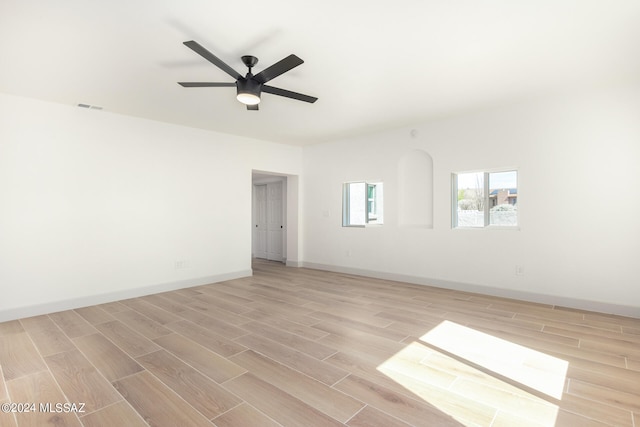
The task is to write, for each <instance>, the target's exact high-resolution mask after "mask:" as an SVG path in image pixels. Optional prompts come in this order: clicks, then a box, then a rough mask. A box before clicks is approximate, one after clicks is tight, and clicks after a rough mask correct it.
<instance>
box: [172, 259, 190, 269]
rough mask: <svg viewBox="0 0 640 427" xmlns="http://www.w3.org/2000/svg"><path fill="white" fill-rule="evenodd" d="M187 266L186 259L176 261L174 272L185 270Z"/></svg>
mask: <svg viewBox="0 0 640 427" xmlns="http://www.w3.org/2000/svg"><path fill="white" fill-rule="evenodd" d="M188 266H189V264H188V263H187V260H186V259H181V260H179V261H176V264H175V267H176V270H182V269H183V268H187V267H188Z"/></svg>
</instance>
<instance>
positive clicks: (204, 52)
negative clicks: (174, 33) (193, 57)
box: [183, 40, 242, 80]
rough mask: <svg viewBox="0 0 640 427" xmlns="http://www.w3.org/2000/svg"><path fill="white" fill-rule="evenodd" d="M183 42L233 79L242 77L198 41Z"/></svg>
mask: <svg viewBox="0 0 640 427" xmlns="http://www.w3.org/2000/svg"><path fill="white" fill-rule="evenodd" d="M183 44H184V45H185V46H187V47H188V48H189V49H191V50H193V51H194V52H195V53H197V54H198V55H200V56H202V57H203V58H204V59H206V60H207V61H209V62H211V63H212V64H213V65H215V66H216V67H218V68H220V69H221V70H222V71H224V72H225V73H227V74H229V75H230V76H231V77H233V78H234V79H236V80H238V79H240V78H242V76H241V75H240V73H238V72H237V71H236V70H234V69H233V68H231V67H230V66H228V65H227V64H225V63H224V62H223V61H222V60H221V59H220V58H218V57H217V56H215V55H214V54H213V53H211V52H209V51H208V50H207V49H205V48H204V47H202V46H200V45H199V44H198V42H195V41H193V40H191V41H188V42H184V43H183Z"/></svg>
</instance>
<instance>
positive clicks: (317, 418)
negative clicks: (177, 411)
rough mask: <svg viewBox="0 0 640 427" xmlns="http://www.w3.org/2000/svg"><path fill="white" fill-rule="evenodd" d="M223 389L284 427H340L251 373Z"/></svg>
mask: <svg viewBox="0 0 640 427" xmlns="http://www.w3.org/2000/svg"><path fill="white" fill-rule="evenodd" d="M225 387H227V388H228V389H229V390H231V391H232V392H233V393H235V394H236V395H238V396H240V397H241V398H242V399H243V400H245V401H246V402H247V403H249V404H250V405H252V406H254V407H256V408H257V409H258V410H260V411H261V412H263V413H265V414H266V415H267V416H269V417H270V418H272V419H274V420H275V421H276V422H278V423H280V424H281V425H282V426H284V427H289V426H291V427H299V426H314V427H324V426H327V427H337V426H343V424H342V423H341V422H339V421H337V420H335V419H334V418H331V417H329V416H327V415H325V414H323V413H322V412H320V411H319V410H317V409H315V408H313V407H312V406H309V405H307V404H305V403H304V402H302V401H300V400H298V399H297V398H295V397H293V396H291V395H290V394H288V393H286V392H284V391H282V390H281V389H279V388H277V387H274V386H273V385H271V384H269V383H267V382H265V381H262V380H261V379H259V378H258V377H256V376H255V375H253V374H251V373H247V374H244V375H241V376H239V377H237V378H234V379H233V380H231V381H228V382H227V383H225Z"/></svg>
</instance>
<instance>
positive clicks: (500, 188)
mask: <svg viewBox="0 0 640 427" xmlns="http://www.w3.org/2000/svg"><path fill="white" fill-rule="evenodd" d="M452 181H453V195H452V199H453V202H454V203H453V206H452V213H453V218H452V225H453V227H454V228H457V227H471V228H473V227H476V228H480V227H487V226H501V227H517V226H518V171H515V170H508V171H498V172H468V173H454V174H453V176H452Z"/></svg>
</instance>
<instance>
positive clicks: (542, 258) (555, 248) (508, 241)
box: [303, 86, 640, 317]
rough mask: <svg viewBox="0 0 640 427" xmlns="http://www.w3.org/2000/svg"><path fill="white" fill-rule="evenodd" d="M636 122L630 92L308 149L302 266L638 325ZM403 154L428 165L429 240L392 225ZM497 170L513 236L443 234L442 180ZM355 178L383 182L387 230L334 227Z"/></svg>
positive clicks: (638, 97)
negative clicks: (513, 218) (515, 208)
mask: <svg viewBox="0 0 640 427" xmlns="http://www.w3.org/2000/svg"><path fill="white" fill-rule="evenodd" d="M639 118H640V86H627V87H623V88H617V89H609V90H600V91H597V92H592V93H588V94H582V95H580V96H576V95H573V96H564V97H560V96H558V97H556V98H554V99H546V100H542V101H540V100H539V101H536V102H530V103H521V104H518V105H512V106H509V107H500V108H494V109H492V110H487V111H483V112H475V113H469V114H467V115H464V116H461V117H457V118H449V119H442V120H438V121H433V122H428V123H422V124H416V125H414V126H411V127H406V128H400V129H396V130H393V131H388V132H383V133H377V134H372V135H366V136H361V137H356V138H351V139H345V140H342V141H337V142H333V143H329V144H323V145H317V146H311V147H305V149H304V160H305V162H304V188H303V192H304V194H306V197H305V201H304V212H303V217H304V219H305V223H304V229H303V233H304V236H305V239H304V249H303V253H304V264H305V265H307V266H312V267H318V268H325V269H331V270H337V271H345V272H354V273H361V274H369V275H372V276H378V277H388V278H399V279H405V280H409V281H413V282H416V283H426V284H428V283H431V284H435V285H438V286H445V287H452V288H460V289H469V290H476V291H482V292H488V293H493V294H497V295H504V296H513V297H518V298H524V299H530V300H535V301H541V302H547V303H556V304H559V305H569V306H574V307H582V308H587V309H596V310H601V311H610V312H617V313H620V314H627V315H634V316H638V317H640V286H638V284H639V283H640V279H639V277H640V274H639V271H638V259H639V258H638V257H639V256H640V216H639V213H640V197H639V196H638V194H639V190H640V166H639V165H640V119H639ZM412 130H413V131H414V132H413V135H412V132H411V131H412ZM414 149H419V150H424V151H426V152H427V153H428V154H430V155H431V156H432V158H433V184H434V185H433V198H434V199H433V201H434V204H433V229H429V228H420V227H413V228H412V227H400V226H399V225H398V224H399V217H400V212H398V203H397V201H398V194H399V193H401V191H400V190H401V189H399V188H398V175H399V173H398V163H399V161H400V159H401V158H402V157H403V155H405V154H406V153H408V152H411V150H414ZM503 167H508V168H511V167H516V168H518V170H519V197H518V205H519V214H520V223H521V227H520V230H519V231H513V230H488V229H484V230H460V229H455V230H454V229H451V218H450V216H451V184H450V180H451V178H450V176H451V173H452V172H454V171H468V170H482V169H491V168H503ZM353 180H381V181H383V182H384V189H385V207H384V209H385V225H384V226H382V227H370V228H342V227H341V226H340V224H341V188H342V183H343V182H346V181H353ZM311 195H313V196H311ZM416 197H418V195H416ZM516 265H521V266H523V268H524V275H522V276H519V275H516V274H515V272H516Z"/></svg>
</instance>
